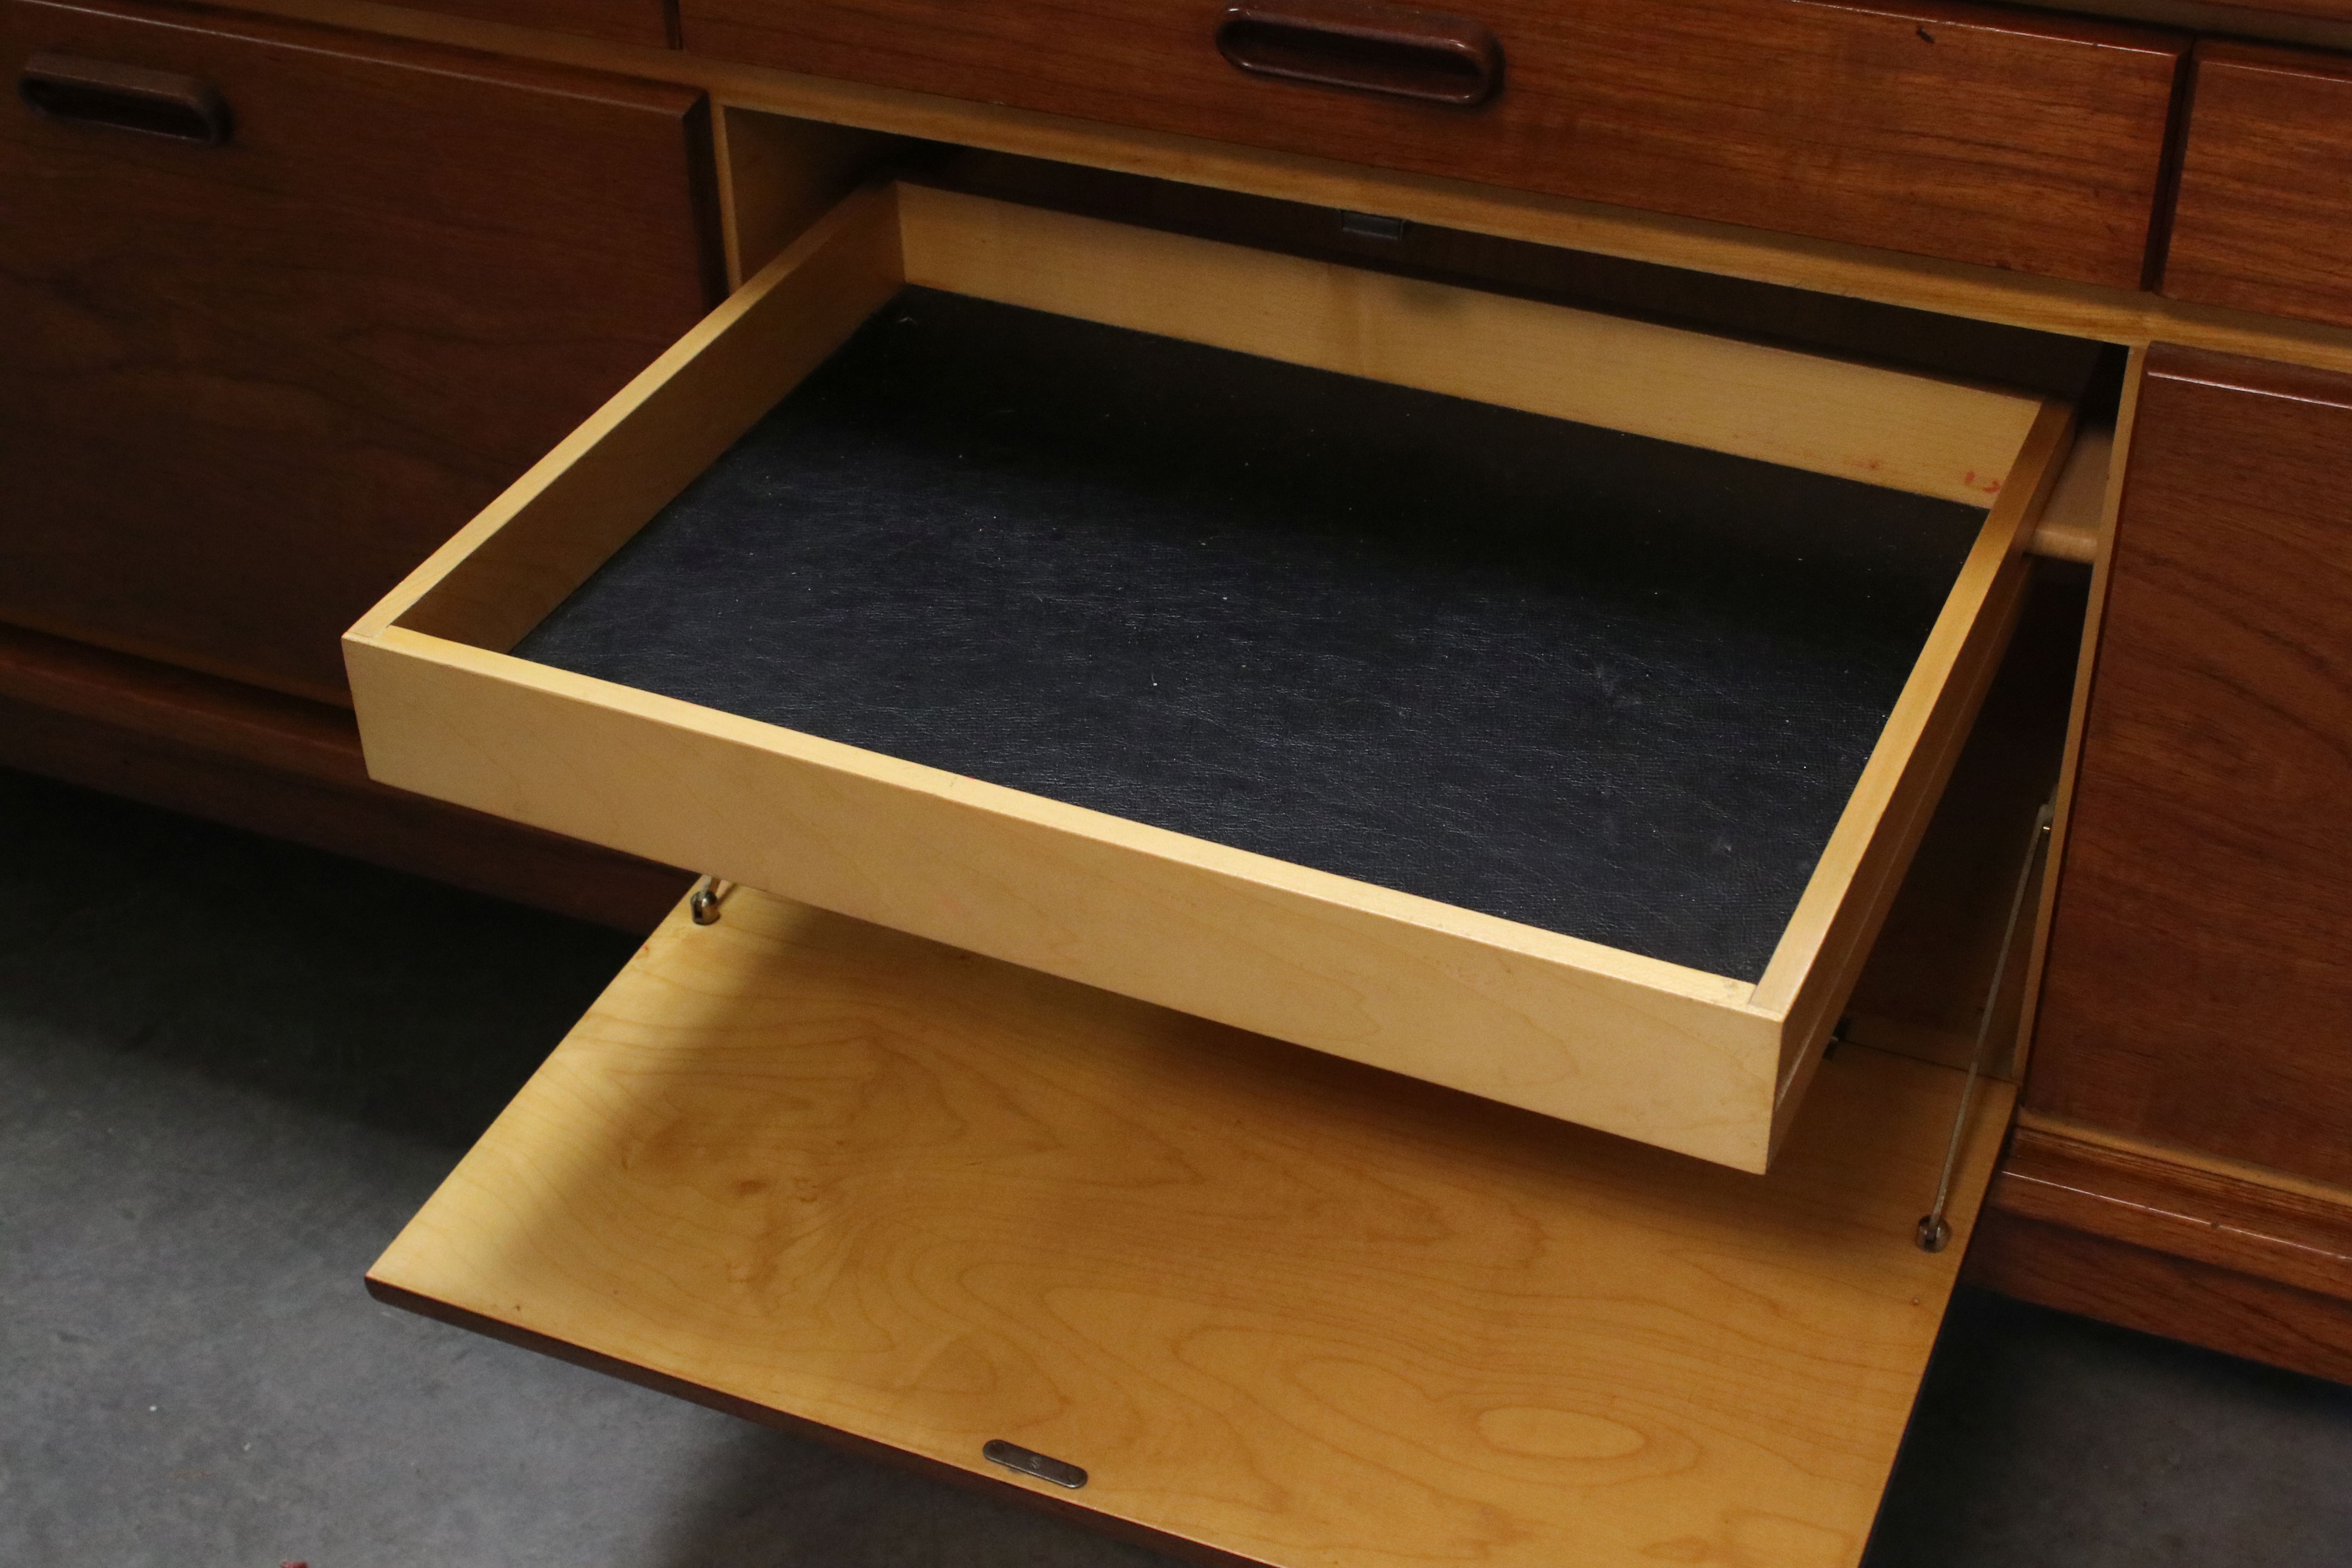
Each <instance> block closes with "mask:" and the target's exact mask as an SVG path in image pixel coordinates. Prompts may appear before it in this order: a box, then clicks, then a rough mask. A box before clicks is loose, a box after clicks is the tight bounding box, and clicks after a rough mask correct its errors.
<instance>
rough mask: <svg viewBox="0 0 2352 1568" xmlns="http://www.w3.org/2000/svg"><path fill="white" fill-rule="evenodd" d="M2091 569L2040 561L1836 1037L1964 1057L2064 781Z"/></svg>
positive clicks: (2016, 987) (2020, 998)
mask: <svg viewBox="0 0 2352 1568" xmlns="http://www.w3.org/2000/svg"><path fill="white" fill-rule="evenodd" d="M2084 578H2085V574H2084V573H2083V571H2082V569H2081V568H2080V567H2079V566H2074V565H2058V564H2054V563H2053V564H2049V565H2043V566H2041V567H2038V568H2037V569H2036V570H2035V571H2034V574H2033V575H2032V579H2031V580H2030V581H2029V583H2028V584H2027V586H2026V590H2025V595H2024V603H2023V605H2021V608H2020V610H2019V613H2018V626H2017V631H2016V633H2015V635H2014V636H2013V637H2011V640H2010V647H2009V653H2008V656H2007V657H2006V658H2004V659H2003V660H2002V661H2001V667H2000V672H1999V673H1998V674H1997V675H1996V676H1995V678H1994V680H1993V684H1992V687H1991V689H1990V690H1989V691H1988V692H1987V693H1986V695H1985V700H1984V704H1983V706H1982V707H1981V708H1980V709H1979V711H1978V717H1977V721H1976V722H1975V723H1974V724H1973V725H1971V726H1970V727H1969V733H1968V740H1967V742H1966V744H1965V745H1964V746H1963V748H1962V750H1961V752H1960V756H1959V760H1958V763H1955V764H1954V766H1953V769H1952V774H1951V778H1950V780H1949V782H1948V784H1946V786H1945V789H1944V792H1943V797H1942V799H1941V800H1940V801H1939V802H1938V803H1937V806H1936V811H1935V816H1933V818H1932V819H1931V820H1930V822H1929V825H1928V827H1927V832H1926V833H1925V834H1924V835H1923V836H1922V837H1921V839H1920V844H1919V848H1918V852H1917V853H1916V855H1915V856H1914V857H1913V858H1912V862H1911V868H1910V871H1909V872H1908V873H1907V874H1906V877H1905V879H1904V882H1903V887H1902V889H1901V891H1900V892H1899V893H1898V894H1897V895H1896V897H1895V903H1894V905H1893V907H1892V908H1891V909H1890V910H1888V912H1887V916H1886V920H1885V922H1884V924H1882V925H1881V927H1880V928H1879V934H1878V937H1877V939H1876V940H1875V941H1874V942H1872V943H1871V945H1870V956H1869V959H1868V961H1867V962H1866V963H1865V964H1864V968H1863V972H1862V976H1861V978H1860V979H1859V980H1858V981H1857V982H1856V983H1855V984H1854V989H1853V994H1852V995H1851V996H1850V997H1849V998H1848V999H1847V1001H1846V1005H1845V1012H1844V1015H1843V1018H1842V1019H1841V1021H1840V1023H1839V1026H1838V1035H1839V1037H1840V1038H1841V1039H1843V1040H1850V1041H1853V1042H1854V1043H1856V1044H1859V1045H1865V1046H1874V1047H1878V1048H1880V1049H1883V1050H1890V1051H1901V1052H1903V1053H1904V1054H1906V1055H1909V1056H1916V1057H1919V1058H1921V1059H1923V1060H1926V1061H1936V1062H1942V1063H1944V1064H1945V1065H1946V1066H1948V1067H1961V1068H1965V1067H1966V1066H1967V1065H1968V1064H1969V1059H1970V1058H1972V1057H1974V1056H1975V1055H1976V1052H1977V1031H1978V1027H1979V1024H1980V1022H1981V1021H1982V1016H1983V1011H1984V1005H1985V995H1986V993H1987V992H1988V991H1989V990H1990V988H1991V986H1992V983H1993V974H1994V971H1995V969H1996V968H1997V967H1998V966H2000V963H2001V958H2002V948H2001V938H2002V936H2003V934H2004V932H2005V931H2007V930H2008V926H2009V914H2010V908H2011V900H2013V899H2014V898H2015V896H2016V891H2017V877H2018V871H2019V869H2020V866H2021V861H2022V860H2023V858H2024V857H2025V856H2026V855H2027V854H2028V852H2029V850H2030V849H2031V847H2032V839H2033V824H2034V820H2035V816H2036V814H2037V813H2038V812H2039V810H2040V808H2041V806H2042V803H2043V802H2045V801H2047V800H2048V799H2049V798H2050V796H2051V791H2052V788H2053V785H2054V784H2056V782H2057V777H2058V768H2059V758H2060V755H2061V753H2062V752H2063V749H2064V745H2065V741H2066V734H2067V722H2068V713H2069V710H2070V705H2071V698H2072V696H2073V690H2074V655H2075V653H2076V650H2077V649H2078V647H2080V645H2081V642H2082V637H2083V617H2084V607H2085V606H2084V593H2085V589H2086V586H2087V584H2086V583H2085V580H2084ZM2031 917H2032V909H2031V907H2030V906H2029V908H2028V910H2027V911H2026V918H2025V919H2024V920H2022V921H2021V929H2020V930H2019V931H2017V932H2016V933H2015V941H2014V943H2013V945H2012V947H2011V950H2010V952H2009V963H2008V967H2007V969H2006V971H2005V972H2004V974H2003V979H2002V984H2001V995H2000V997H1999V998H1998V999H1997V1000H1996V1003H1995V1007H1994V1015H1995V1020H1996V1026H1995V1029H1994V1032H1993V1036H1992V1037H1991V1047H1990V1049H1988V1050H1987V1051H1986V1053H1985V1055H1986V1058H1987V1059H1986V1063H1985V1066H1986V1069H1987V1070H1988V1071H1991V1072H1995V1073H1998V1074H2000V1075H2001V1076H2003V1077H2011V1076H2014V1073H2013V1067H2012V1062H2011V1058H2012V1056H2013V1054H2014V1053H2013V1048H2012V1047H2013V1043H2014V1041H2015V1038H2016V1027H2015V1026H2016V1020H2017V1018H2018V1016H2019V1012H2020V1009H2021V1007H2022V1005H2023V1003H2024V998H2025V979H2026V969H2027V962H2026V953H2027V951H2028V950H2029V949H2030V947H2031V944H2032V935H2033V931H2032V918H2031Z"/></svg>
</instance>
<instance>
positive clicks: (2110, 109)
mask: <svg viewBox="0 0 2352 1568" xmlns="http://www.w3.org/2000/svg"><path fill="white" fill-rule="evenodd" d="M1475 11H1476V14H1477V16H1478V17H1479V19H1480V20H1482V21H1483V22H1485V23H1486V24H1487V25H1488V26H1491V27H1493V28H1494V30H1495V32H1496V34H1497V36H1498V37H1500V38H1501V40H1502V47H1503V51H1504V55H1505V57H1506V61H1507V63H1506V66H1505V69H1504V86H1503V89H1502V90H1501V92H1500V93H1499V94H1498V95H1497V96H1496V98H1495V100H1493V101H1492V102H1490V103H1488V104H1487V105H1486V106H1484V107H1483V108H1479V109H1475V110H1462V109H1456V108H1450V107H1445V106H1439V105H1432V104H1414V103H1407V102H1402V101H1399V100H1393V99H1384V98H1381V97H1376V96H1374V95H1371V94H1369V93H1360V92H1349V91H1342V90H1335V89H1328V88H1320V87H1312V86H1307V85H1303V84H1299V83H1296V82H1286V81H1278V80H1273V79H1266V78H1263V77H1252V76H1246V75H1244V74H1243V73H1242V72H1240V71H1238V70H1236V69H1234V68H1233V67H1232V66H1231V65H1229V64H1227V63H1226V61H1225V60H1224V59H1223V58H1221V57H1220V56H1219V54H1218V52H1217V49H1216V47H1215V46H1214V44H1213V34H1214V32H1215V30H1216V27H1217V26H1218V24H1219V22H1220V20H1221V19H1222V17H1223V12H1224V7H1223V5H1218V4H1214V3H1212V0H1185V3H1183V4H1169V3H1167V0H1061V3H1058V4H1052V5H1026V6H973V5H956V4H952V3H950V0H682V4H681V5H680V7H679V19H680V27H681V33H682V37H683V40H684V43H685V46H686V48H687V49H688V51H689V52H691V53H695V54H700V55H709V56H714V57H718V58H724V59H733V60H745V61H750V62H753V63H756V64H759V65H764V66H772V67H781V68H784V69H787V70H793V71H805V72H808V73H811V74H813V75H815V76H819V77H834V78H840V79H845V80H850V81H858V82H874V83H878V84H881V85H884V86H887V87H893V88H903V89H916V90H919V91H922V92H928V93H938V94H943V95H945V96H948V97H950V98H957V99H968V100H980V101H982V102H986V103H992V104H1009V105H1014V106H1017V107H1020V108H1023V109H1029V110H1046V111H1050V112H1052V113H1055V114H1062V115H1069V116H1073V117H1076V118H1077V119H1080V120H1087V121H1108V122H1110V123H1112V124H1116V125H1124V126H1139V127H1143V128H1146V129H1149V130H1151V131H1156V132H1176V133H1180V134H1185V135H1192V136H1201V137H1207V138H1211V139H1214V140H1216V141H1220V142H1244V143H1248V144H1251V145H1255V146H1261V147H1267V148H1276V149H1281V150H1283V151H1286V152H1291V153H1314V154H1320V155H1322V156H1326V157H1332V158H1341V159H1346V160H1348V161H1349V162H1352V163H1360V164H1370V165H1375V166H1378V167H1381V168H1387V169H1396V170H1406V171H1412V172H1414V173H1419V174H1435V175H1444V176H1449V177H1452V178H1456V179H1465V180H1475V181H1479V182H1483V183H1486V184H1493V185H1501V186H1509V187H1514V188H1517V189H1525V190H1530V191H1540V192H1545V193H1549V194H1552V195H1565V196H1578V197H1584V198H1588V199H1591V200H1595V201H1603V202H1614V203H1622V204H1624V205H1630V206H1637V207H1644V208H1650V209H1653V210H1657V211H1662V212H1668V213H1675V214H1681V215H1685V216H1693V217H1703V218H1712V219H1717V220H1721V221H1725V222H1730V223H1740V224H1752V225H1757V226H1762V227H1767V228H1774V229H1780V230H1784V231H1788V232H1792V233H1796V234H1802V235H1811V236H1814V237H1822V238H1832V239H1843V240H1851V241H1855V242H1859V243H1864V244H1869V245H1878V246H1891V247H1895V248H1899V249H1903V250H1908V251H1914V252H1918V253H1923V254H1927V255H1931V256H1943V257H1950V258H1957V259H1961V260H1967V261H1975V262H1981V263H1986V264H1989V265H1991V266H1995V267H2001V268H2017V269H2020V270H2023V271H2028V272H2038V273H2046V274H2049V275H2051V276H2054V277H2060V278H2068V279H2081V280H2084V281H2088V282H2096V283H2106V284H2112V285H2116V286H2119V287H2124V288H2132V287H2137V285H2138V284H2139V283H2140V281H2141V278H2142V273H2143V270H2144V268H2145V267H2146V264H2147V244H2148V233H2149V224H2150V220H2151V217H2152V216H2153V214H2154V212H2155V208H2156V203H2157V195H2158V174H2159V169H2160V166H2161V164H2162V162H2163V153H2164V138H2165V127H2166V121H2167V116H2168V111H2169V108H2170V103H2171V98H2172V83H2173V76H2174V71H2175V68H2176V67H2177V65H2178V64H2179V57H2180V55H2181V52H2182V50H2183V48H2184V47H2185V44H2186V39H2185V38H2184V37H2180V36H2178V35H2173V34H2168V33H2163V32H2158V31H2156V30H2153V29H2148V28H2137V27H2129V26H2118V25H2115V24H2109V23H2096V22H2084V21H2081V20H2078V19H2074V18H2061V17H2044V16H2032V17H2028V16H2023V15H2021V14H2020V13H2015V12H2000V11H1995V10H1991V9H1989V8H1980V7H1976V6H1969V5H1937V4H1927V5H1888V6H1883V7H1882V6H1874V7H1872V8H1869V9H1861V8H1855V7H1850V6H1843V5H1817V4H1812V3H1810V0H1671V3H1668V0H1617V3H1615V4H1611V5H1560V4H1557V3H1555V0H1487V3H1486V4H1485V5H1481V6H1479V7H1476V8H1475Z"/></svg>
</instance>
